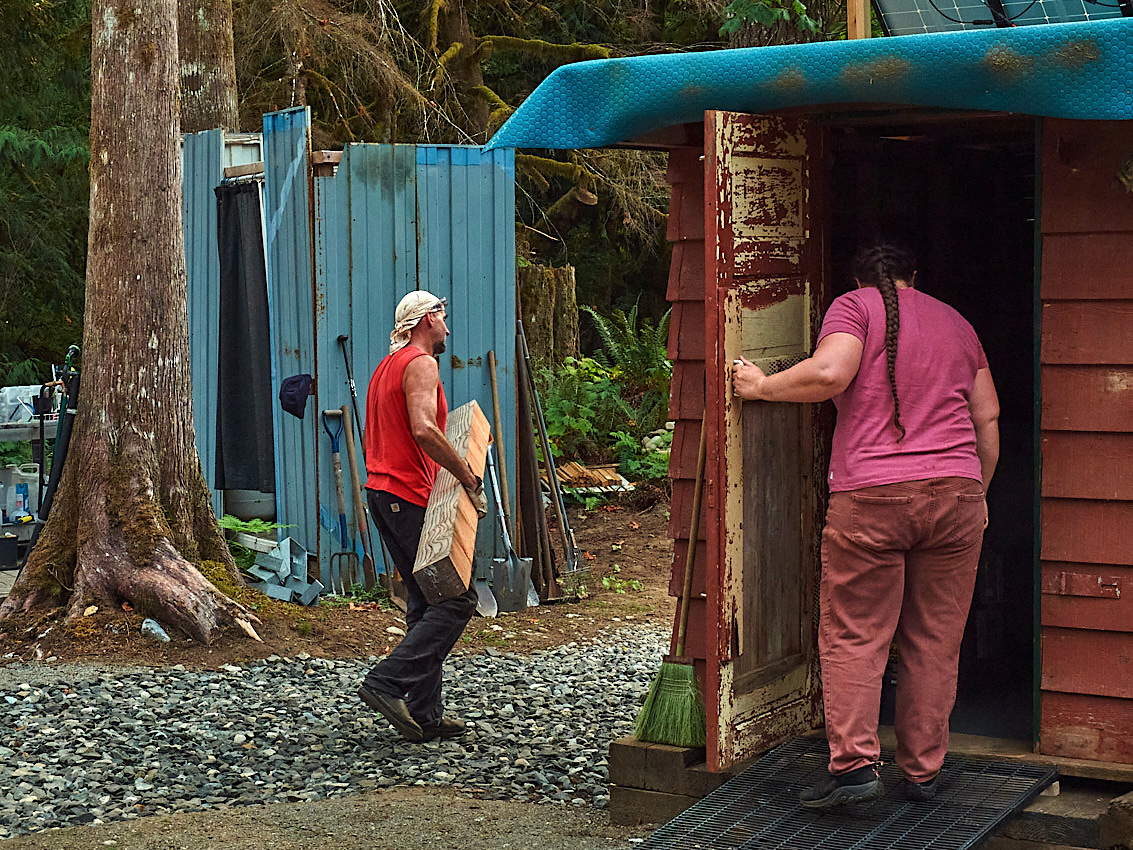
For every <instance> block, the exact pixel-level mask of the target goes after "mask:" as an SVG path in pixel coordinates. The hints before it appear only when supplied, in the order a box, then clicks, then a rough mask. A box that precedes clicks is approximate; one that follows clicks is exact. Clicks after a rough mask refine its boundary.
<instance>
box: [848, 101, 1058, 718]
mask: <svg viewBox="0 0 1133 850" xmlns="http://www.w3.org/2000/svg"><path fill="white" fill-rule="evenodd" d="M1035 142H1036V125H1035V122H1034V121H1033V120H1031V119H1021V118H1002V119H967V118H956V117H952V118H941V119H939V120H937V121H928V122H924V121H919V122H917V123H913V124H906V125H904V126H901V125H899V124H893V123H890V124H885V125H878V124H872V125H871V124H870V123H869V122H868V121H866V122H860V121H858V122H855V123H853V124H847V123H845V122H843V121H836V122H832V123H831V124H830V160H829V166H830V170H829V172H828V173H829V179H830V183H829V186H830V193H829V221H830V226H831V232H830V261H831V269H830V271H831V274H830V292H831V296H832V297H833V296H837V295H839V294H841V293H843V292H846V291H848V290H849V289H850V288H851V287H852V286H853V280H852V275H851V274H850V261H851V258H852V256H853V254H854V252H855V250H856V249H857V248H858V247H859V246H860V245H861V244H863V243H867V242H870V241H873V240H874V239H876V238H877V237H878V236H885V237H888V238H896V239H899V240H901V241H902V242H904V243H905V244H907V245H909V246H910V247H912V249H913V250H914V251H915V253H916V256H917V261H918V266H917V267H918V274H917V287H918V288H919V289H921V290H923V291H924V292H927V293H928V294H930V295H933V296H935V297H937V298H940V299H941V300H943V301H945V302H946V303H948V304H951V305H952V306H953V307H955V308H956V309H957V310H959V311H960V313H961V314H962V315H964V317H965V318H967V319H968V321H970V322H971V323H972V325H973V326H974V327H975V329H976V332H977V333H978V334H979V337H980V340H981V342H982V343H983V346H984V350H985V351H986V353H987V357H988V361H989V364H990V366H991V370H992V375H993V377H994V379H995V382H996V388H997V390H998V393H999V398H1000V404H1001V407H1002V412H1001V418H1000V445H1001V448H1000V460H999V465H998V468H997V470H996V474H995V478H994V480H993V481H992V485H991V488H990V492H989V494H988V504H989V512H990V525H989V528H988V530H987V533H986V535H985V538H984V546H983V553H982V555H981V562H980V568H979V575H978V578H977V583H976V591H975V597H974V600H973V603H972V611H971V615H970V616H969V619H968V627H967V631H966V633H965V636H964V644H963V648H962V651H961V660H960V683H959V694H958V697H957V703H956V709H955V711H954V713H953V716H952V731H953V732H957V733H969V734H979V735H988V736H993V737H999V738H1013V739H1025V740H1030V739H1031V738H1032V734H1033V722H1034V721H1033V701H1034V700H1033V692H1034V691H1033V689H1034V684H1033V679H1034V646H1035V640H1036V638H1035V613H1034V612H1035V604H1036V603H1035V598H1036V596H1035V594H1036V592H1037V591H1036V578H1035V576H1036V567H1035V564H1036V555H1035V524H1036V517H1037V493H1036V472H1035V470H1036V469H1037V465H1036V464H1037V460H1036V454H1035V451H1036V449H1035V427H1036V422H1035V416H1036V410H1037V403H1036V396H1035V377H1034V376H1035V368H1036V367H1035V363H1036V359H1035V358H1036V345H1037V339H1038V333H1037V330H1038V329H1037V326H1036V320H1035V314H1036V295H1035V292H1036V287H1037V275H1036V268H1035V247H1036V246H1035V216H1036V211H1037V203H1036V181H1035V167H1036V156H1035ZM898 356H899V355H898ZM895 669H896V668H895V665H893V664H891V665H890V668H889V670H888V671H887V674H886V683H887V684H886V689H885V694H884V696H883V700H882V722H883V723H885V724H891V723H892V717H893V691H892V687H891V685H890V682H891V680H892V677H891V674H894V673H895Z"/></svg>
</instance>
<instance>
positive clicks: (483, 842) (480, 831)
mask: <svg viewBox="0 0 1133 850" xmlns="http://www.w3.org/2000/svg"><path fill="white" fill-rule="evenodd" d="M649 831H650V829H649V828H643V827H619V826H611V825H610V818H609V815H608V814H607V813H606V812H604V811H601V812H600V811H597V810H595V809H591V808H589V807H581V808H574V807H568V806H548V805H536V804H532V803H513V802H506V801H499V800H474V799H471V798H469V797H464V796H461V795H459V794H457V793H456V792H454V791H451V790H449V789H447V788H405V789H389V790H384V791H376V792H373V793H369V794H363V795H359V796H355V797H340V798H336V799H331V800H319V801H316V802H310V803H294V804H286V803H277V804H274V805H270V806H245V807H241V808H231V809H222V810H217V811H204V812H193V813H179V814H173V815H159V816H156V817H147V818H139V819H137V820H129V821H117V822H115V823H107V824H98V825H95V826H86V827H68V828H66V829H55V830H49V831H47V832H42V833H39V834H36V835H21V836H17V837H16V838H11V839H8V840H6V841H5V842H4V843H3V846H4V850H103V848H106V847H112V848H116V850H264V848H270V850H300V848H303V850H306V849H307V848H312V850H315V848H317V850H327V848H334V850H355V848H357V850H362V849H363V848H366V850H434V848H438V847H440V848H451V849H452V850H503V848H524V850H599V848H602V850H628V848H632V847H634V846H636V845H637V844H638V843H640V841H641V840H642V839H643V838H644V837H645V836H647V835H648V834H649Z"/></svg>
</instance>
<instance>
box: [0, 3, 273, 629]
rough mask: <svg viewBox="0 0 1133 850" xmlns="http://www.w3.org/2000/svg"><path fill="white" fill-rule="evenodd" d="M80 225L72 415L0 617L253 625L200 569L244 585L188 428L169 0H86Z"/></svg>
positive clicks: (173, 30) (173, 9) (173, 13)
mask: <svg viewBox="0 0 1133 850" xmlns="http://www.w3.org/2000/svg"><path fill="white" fill-rule="evenodd" d="M91 48H92V56H91V59H92V109H91V132H90V148H91V158H90V180H91V196H90V230H89V240H88V254H87V280H86V311H85V326H84V335H83V374H82V381H81V385H80V386H81V389H80V394H79V399H78V414H77V417H76V419H75V427H74V432H73V434H72V437H71V442H70V449H69V452H68V455H67V459H66V465H65V467H64V474H63V477H62V480H61V482H60V487H59V491H58V493H57V494H56V497H55V502H54V505H53V507H52V509H51V513H50V518H49V521H48V523H47V525H46V526H45V528H44V530H43V533H42V534H41V535H40V537H39V540H38V542H37V544H36V546H35V548H34V549H33V551H32V553H31V556H30V558H29V559H28V563H27V565H26V566H25V568H24V570H23V572H22V573H21V574H20V576H19V578H18V579H17V581H16V584H15V586H14V587H13V588H12V590H11V592H10V593H9V596H8V598H7V600H6V601H5V602H4V604H3V606H2V607H0V617H3V616H7V615H9V614H12V613H15V612H26V611H32V610H36V609H54V608H59V607H64V608H65V618H66V620H67V621H72V620H74V619H77V618H78V617H81V616H82V615H83V612H84V609H85V608H86V607H87V606H88V605H92V604H95V605H109V606H113V607H117V606H118V605H120V604H121V603H122V602H124V601H128V602H130V603H131V604H132V605H133V607H134V609H135V610H136V611H138V612H139V613H141V614H143V615H146V616H151V617H154V618H155V619H157V620H159V621H161V622H162V623H164V624H166V625H167V626H171V627H173V628H175V629H177V630H179V631H181V632H183V633H185V634H187V635H189V636H190V637H192V638H195V639H197V640H200V641H203V642H206V643H207V642H209V641H210V640H211V639H212V638H213V636H214V635H215V634H216V633H217V632H218V631H219V630H220V629H222V628H224V627H226V626H229V625H232V624H236V625H239V626H240V627H241V628H242V629H243V630H244V631H245V632H246V633H248V634H249V635H251V636H253V637H255V631H254V629H253V628H252V626H251V622H252V621H254V620H255V619H256V618H255V617H254V616H253V615H252V614H251V613H250V612H248V611H247V610H246V609H244V608H243V607H242V606H240V605H239V604H237V603H236V602H234V601H233V600H231V599H229V598H228V597H227V596H224V595H223V594H221V593H220V592H218V591H217V590H216V588H215V587H214V586H213V585H212V583H210V581H209V580H208V579H206V578H205V576H204V575H203V574H202V573H201V571H200V570H199V569H198V567H197V566H196V565H197V564H200V563H202V562H212V563H211V564H210V567H211V568H212V569H214V570H218V571H221V572H223V573H225V574H226V576H225V578H226V579H227V580H229V581H234V582H236V583H237V584H239V583H241V580H240V578H239V576H238V573H237V571H236V568H235V564H234V563H233V561H232V557H231V555H230V554H229V552H228V549H227V546H226V545H225V543H224V538H223V536H222V534H221V532H220V529H219V527H218V526H217V523H216V518H215V516H214V514H213V511H212V505H211V502H210V499H209V492H208V489H207V487H206V485H205V481H204V478H203V476H202V473H201V466H200V460H199V459H198V457H197V451H196V444H195V438H194V432H193V408H192V395H191V391H190V379H189V333H188V308H187V301H186V273H185V250H184V236H183V234H182V230H181V163H180V157H179V150H178V144H179V142H178V133H177V129H178V75H179V69H178V61H177V0H146V2H144V3H137V4H122V3H119V2H115V0H95V3H94V9H93V30H92V45H91Z"/></svg>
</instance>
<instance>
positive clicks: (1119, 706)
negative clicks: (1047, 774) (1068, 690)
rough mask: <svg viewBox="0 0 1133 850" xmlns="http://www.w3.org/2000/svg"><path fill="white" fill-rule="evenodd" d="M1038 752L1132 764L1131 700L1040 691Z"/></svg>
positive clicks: (1132, 726) (1132, 710)
mask: <svg viewBox="0 0 1133 850" xmlns="http://www.w3.org/2000/svg"><path fill="white" fill-rule="evenodd" d="M1040 718H1041V719H1040V721H1039V728H1040V731H1039V752H1040V753H1042V754H1043V755H1047V756H1061V757H1063V758H1076V759H1088V760H1089V761H1109V762H1117V763H1118V764H1133V735H1130V734H1129V730H1130V729H1133V700H1124V699H1112V698H1107V697H1094V696H1085V695H1082V694H1059V693H1044V694H1043V696H1042V711H1041V714H1040Z"/></svg>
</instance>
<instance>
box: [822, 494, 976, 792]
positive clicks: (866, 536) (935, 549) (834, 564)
mask: <svg viewBox="0 0 1133 850" xmlns="http://www.w3.org/2000/svg"><path fill="white" fill-rule="evenodd" d="M986 524H987V508H986V504H985V502H984V492H983V485H982V484H981V483H980V482H979V481H973V480H971V479H968V478H933V479H929V480H927V481H907V482H902V483H900V484H885V485H882V486H879V487H867V488H863V489H861V490H852V491H848V492H843V493H832V494H831V496H830V507H829V509H828V510H827V513H826V528H825V529H824V530H823V533H822V589H821V597H820V620H819V627H818V649H819V657H820V659H821V662H822V689H823V707H824V709H825V712H826V736H827V739H828V740H829V742H830V772H831V773H843V772H845V771H847V770H854V769H855V768H858V767H861V766H862V765H865V764H869V763H871V762H876V761H877V760H878V758H879V756H880V754H881V748H880V744H879V742H878V738H877V724H878V713H879V711H880V707H881V681H882V675H883V674H884V672H885V664H886V662H887V660H888V658H889V646H890V644H891V643H892V641H893V639H894V636H896V640H897V647H898V650H899V652H900V662H899V665H898V668H897V710H896V718H895V722H894V726H895V727H896V732H897V764H898V766H899V767H900V768H901V770H902V771H904V773H905V776H906V777H907V778H908V779H910V780H912V781H913V782H925V781H927V780H929V779H931V778H932V777H933V776H935V775H936V774H937V773H938V772H939V771H940V767H941V765H942V764H943V762H944V756H945V753H946V752H947V751H948V717H949V715H950V714H951V713H952V707H953V705H954V704H955V702H956V675H957V666H958V664H959V659H960V642H961V640H962V639H963V637H964V624H965V622H966V621H967V619H968V609H969V607H970V606H971V602H972V591H973V589H974V587H975V582H976V567H977V566H978V565H979V558H980V546H981V544H982V542H983V531H984V527H985V525H986Z"/></svg>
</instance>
